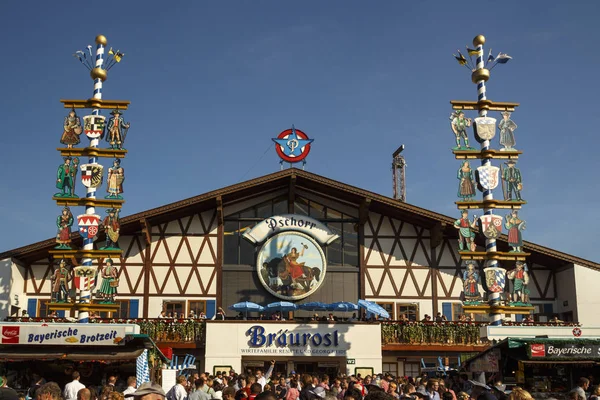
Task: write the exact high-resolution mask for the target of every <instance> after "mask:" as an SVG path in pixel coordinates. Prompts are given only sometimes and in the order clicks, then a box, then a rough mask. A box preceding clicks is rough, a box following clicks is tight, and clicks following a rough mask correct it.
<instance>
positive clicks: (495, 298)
mask: <svg viewBox="0 0 600 400" xmlns="http://www.w3.org/2000/svg"><path fill="white" fill-rule="evenodd" d="M484 43H485V37H484V36H483V35H479V36H477V37H475V39H473V46H475V49H476V50H477V62H476V63H475V71H474V72H473V75H472V76H473V80H474V83H475V84H477V101H478V102H480V101H482V100H487V98H486V95H485V81H486V80H487V79H488V78H489V71H487V70H485V68H484V67H485V60H484V55H483V45H484ZM479 116H480V117H485V116H487V107H479ZM489 149H490V141H489V140H484V141H482V142H481V151H482V152H483V151H484V150H489ZM491 164H492V160H491V158H483V157H482V158H481V165H482V166H490V165H491ZM493 199H494V194H493V192H492V190H490V189H484V191H483V200H484V201H487V200H493ZM483 213H484V214H485V215H492V214H493V213H494V212H493V209H491V208H484V209H483ZM485 251H486V252H495V251H496V239H489V238H486V240H485ZM486 264H487V265H486V267H491V268H493V267H497V266H498V261H496V260H487V261H486ZM500 300H501V297H500V293H494V292H490V294H489V297H488V302H489V305H491V306H492V305H499V304H500ZM489 318H490V325H492V326H498V325H502V314H501V313H497V312H492V311H491V310H490V314H489Z"/></svg>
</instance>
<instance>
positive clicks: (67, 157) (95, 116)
mask: <svg viewBox="0 0 600 400" xmlns="http://www.w3.org/2000/svg"><path fill="white" fill-rule="evenodd" d="M106 45H107V40H106V37H104V36H103V35H98V36H97V37H96V54H95V57H94V56H93V54H92V46H91V45H88V46H87V49H86V50H87V51H81V50H80V51H77V52H76V53H75V54H74V56H75V57H76V58H77V59H78V60H79V61H80V62H81V64H82V65H84V66H85V67H86V68H87V69H88V70H89V71H90V76H91V77H92V79H93V81H94V93H93V97H92V98H91V99H88V100H61V102H62V103H63V104H64V107H65V108H70V109H71V111H70V113H69V115H68V116H67V117H66V118H65V122H64V126H63V135H62V137H61V140H60V142H61V143H62V144H65V145H67V147H66V148H59V149H57V150H59V151H60V153H61V155H62V156H63V160H64V163H63V165H61V166H59V171H58V177H57V185H56V186H57V187H58V188H59V189H62V192H60V193H56V194H55V195H54V197H53V199H54V200H55V201H56V202H57V204H58V205H59V206H64V209H63V213H62V215H61V216H59V219H58V220H57V226H58V228H59V234H58V235H57V243H58V244H59V246H57V247H56V248H55V249H54V250H52V251H51V253H53V255H54V258H55V259H60V260H61V266H65V268H61V269H60V271H61V272H60V273H59V274H58V275H57V276H56V277H53V285H52V292H53V301H52V302H51V303H50V305H49V308H50V309H51V310H65V311H67V310H68V311H70V310H76V311H77V312H78V321H79V322H81V323H86V322H89V312H90V311H99V312H115V311H118V307H117V306H116V303H115V301H114V297H115V295H116V293H117V287H118V283H119V280H118V273H117V270H116V267H115V266H114V261H113V259H112V258H111V257H115V258H119V257H120V255H121V249H120V248H119V245H118V238H119V234H120V224H119V211H120V209H121V207H122V205H123V203H124V200H123V198H122V196H121V195H120V194H121V193H122V192H123V181H124V170H123V168H122V167H121V160H120V159H122V158H124V157H125V155H126V153H127V151H126V150H125V149H123V147H122V144H123V142H124V140H125V137H126V135H127V130H128V129H129V123H124V122H123V119H122V117H121V116H122V114H123V111H122V110H126V109H127V108H128V106H129V102H128V101H118V100H108V101H107V100H103V99H102V86H103V82H104V81H105V80H106V79H107V72H108V71H109V70H110V69H111V68H112V67H113V66H114V65H115V64H116V63H119V62H120V61H121V59H122V58H123V56H124V54H123V53H121V52H120V51H119V50H117V51H113V49H112V48H110V50H109V51H108V55H109V56H108V58H106V57H105V48H106ZM88 55H89V58H88ZM76 108H77V109H79V108H84V109H85V108H88V109H92V113H91V115H86V116H84V117H83V121H84V123H83V127H82V125H81V120H80V119H79V117H78V116H77V113H76V111H75V109H76ZM102 109H114V110H113V111H112V112H111V114H112V115H113V117H111V118H110V120H109V122H108V125H106V124H105V120H106V118H105V117H104V116H102V115H101V110H102ZM105 127H106V129H105ZM105 130H106V132H105ZM82 132H85V135H86V136H87V138H88V139H89V141H90V142H89V146H88V147H85V148H76V147H74V146H75V145H77V144H79V143H80V139H79V136H80V135H81V133H82ZM105 134H106V140H107V141H108V142H110V148H108V149H102V148H100V147H99V145H100V140H101V139H102V138H103V137H104V135H105ZM79 157H88V163H87V164H83V165H81V166H79ZM103 157H106V158H114V159H115V160H114V162H113V166H112V167H110V168H108V178H107V182H106V184H107V188H106V190H107V192H108V196H106V197H105V198H104V199H98V198H97V190H98V189H99V188H100V186H101V185H102V183H103V182H104V167H103V166H102V165H101V164H99V163H98V159H99V158H103ZM79 168H81V182H82V184H83V186H85V187H86V195H85V197H84V198H79V197H78V196H77V195H76V194H75V179H76V175H77V172H78V169H79ZM72 206H83V207H85V212H84V214H82V215H78V216H77V222H78V224H79V234H80V236H81V237H82V239H83V247H82V249H80V250H79V249H75V248H74V247H73V245H72V243H71V236H72V235H71V231H70V228H71V226H72V224H73V222H74V221H73V216H72V214H71V211H70V208H69V207H72ZM97 207H101V208H108V210H107V211H106V212H107V214H108V216H107V217H106V218H105V219H104V220H101V217H100V216H99V215H97V214H96V208H97ZM102 228H104V234H105V236H106V246H104V247H101V248H99V249H95V248H94V242H95V241H96V239H97V238H98V236H97V235H98V234H99V232H100V230H101V229H102ZM61 229H62V231H61ZM59 238H60V239H61V240H60V241H59ZM67 260H68V261H70V263H71V264H72V266H73V268H72V270H69V269H68V268H67V267H66V265H67ZM78 260H81V265H78ZM96 261H97V263H96ZM55 275H56V273H55ZM99 276H100V277H101V278H102V285H101V286H100V288H99V290H98V291H97V293H96V294H97V296H98V297H99V300H100V301H99V302H93V300H92V291H93V290H94V289H95V288H96V286H97V285H96V283H97V281H98V278H99ZM71 281H73V282H74V286H75V289H77V290H78V291H79V299H78V301H76V300H77V299H76V298H71V299H69V298H68V297H69V296H68V295H67V293H70V290H68V289H69V286H70V282H71ZM56 293H58V294H60V296H58V295H56ZM72 300H75V301H72Z"/></svg>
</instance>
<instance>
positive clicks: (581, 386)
mask: <svg viewBox="0 0 600 400" xmlns="http://www.w3.org/2000/svg"><path fill="white" fill-rule="evenodd" d="M589 387H590V380H589V379H588V378H584V377H581V378H579V380H578V381H577V386H575V387H574V388H573V389H572V390H571V393H573V392H576V393H577V394H578V395H579V396H580V397H581V398H582V399H587V396H586V395H585V391H586V390H588V388H589Z"/></svg>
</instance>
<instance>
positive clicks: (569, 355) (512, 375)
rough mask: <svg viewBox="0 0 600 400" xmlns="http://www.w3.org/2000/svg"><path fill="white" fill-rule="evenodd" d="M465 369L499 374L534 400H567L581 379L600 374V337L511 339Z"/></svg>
mask: <svg viewBox="0 0 600 400" xmlns="http://www.w3.org/2000/svg"><path fill="white" fill-rule="evenodd" d="M490 359H491V360H492V361H494V360H497V361H498V362H497V363H495V361H494V362H490ZM464 369H465V370H466V371H468V372H472V373H480V372H486V373H487V374H486V376H488V377H491V376H492V374H496V375H495V377H496V378H498V377H500V379H502V380H503V381H504V383H506V384H508V385H509V386H512V385H518V386H521V387H524V388H525V389H527V390H528V391H530V392H531V393H532V395H533V397H534V398H542V399H543V398H556V399H559V400H560V399H566V398H567V393H568V392H569V391H570V390H571V389H572V388H573V387H574V385H575V383H576V382H577V380H578V379H579V378H580V377H582V376H583V377H587V376H590V375H593V376H597V375H599V374H600V338H585V339H583V338H572V339H566V338H560V339H556V338H531V339H525V338H507V339H505V340H502V341H501V342H498V343H497V344H495V345H494V346H492V347H491V348H489V349H487V350H486V351H483V352H481V353H480V354H478V355H477V356H475V357H472V358H471V359H469V360H467V361H466V362H465V364H464Z"/></svg>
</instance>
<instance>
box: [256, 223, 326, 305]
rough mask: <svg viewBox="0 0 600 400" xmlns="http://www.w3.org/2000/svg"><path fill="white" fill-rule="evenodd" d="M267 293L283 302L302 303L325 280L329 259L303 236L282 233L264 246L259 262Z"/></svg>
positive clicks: (259, 273) (260, 278)
mask: <svg viewBox="0 0 600 400" xmlns="http://www.w3.org/2000/svg"><path fill="white" fill-rule="evenodd" d="M256 267H257V270H258V271H257V272H258V277H259V280H260V281H261V283H262V284H263V286H264V287H265V289H267V291H269V293H271V294H272V295H273V296H276V297H279V298H280V299H284V300H300V299H303V298H305V297H307V296H310V295H311V294H312V293H314V292H315V291H316V290H317V289H318V288H319V286H321V284H322V283H323V281H324V280H325V272H326V269H327V259H326V258H325V253H324V252H323V249H322V248H321V246H319V244H318V243H317V242H316V241H315V240H314V239H313V238H312V237H310V236H308V235H306V234H304V233H301V232H293V231H289V232H281V233H278V234H277V235H275V236H273V237H271V238H270V239H269V240H267V241H266V242H265V244H264V245H263V246H262V248H261V249H260V251H259V252H258V257H257V262H256Z"/></svg>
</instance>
